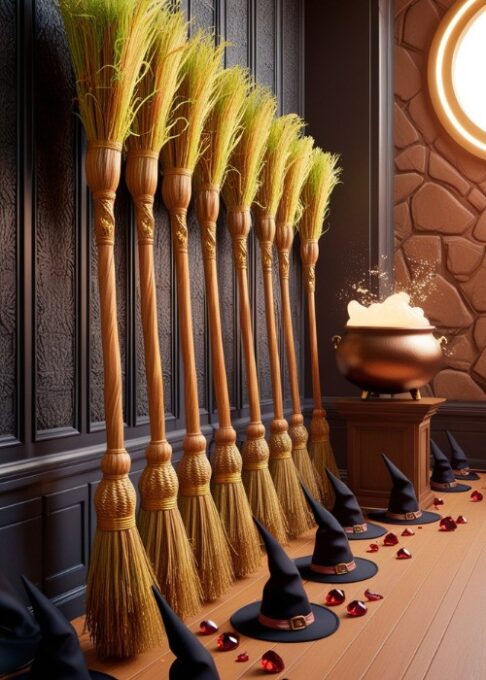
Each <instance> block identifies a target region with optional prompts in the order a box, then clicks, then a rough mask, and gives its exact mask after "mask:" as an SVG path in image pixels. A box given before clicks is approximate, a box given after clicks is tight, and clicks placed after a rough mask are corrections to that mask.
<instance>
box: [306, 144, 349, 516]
mask: <svg viewBox="0 0 486 680" xmlns="http://www.w3.org/2000/svg"><path fill="white" fill-rule="evenodd" d="M337 162H338V156H337V155H332V154H330V153H326V152H324V151H322V150H321V149H314V150H313V152H312V163H311V168H310V171H309V174H308V176H307V179H306V181H305V182H304V186H303V188H302V194H301V201H302V216H301V219H300V222H299V225H298V230H299V234H300V255H301V259H302V264H303V268H304V285H305V288H306V298H307V315H308V322H309V345H310V357H311V372H312V394H313V399H314V409H313V411H312V420H311V426H310V436H311V441H310V445H309V453H310V455H311V459H312V462H313V464H314V467H315V469H316V470H317V473H318V474H319V477H320V480H321V483H322V486H323V489H324V491H325V495H326V500H327V502H328V503H331V502H332V491H331V488H330V484H329V480H328V478H327V475H326V467H328V468H329V469H330V470H331V471H332V472H334V473H335V474H338V475H339V471H338V469H337V465H336V460H335V458H334V454H333V451H332V448H331V443H330V441H329V424H328V422H327V419H326V411H325V409H324V407H323V404H322V394H321V380H320V373H319V350H318V344H317V323H316V309H315V288H316V273H315V268H316V263H317V259H318V257H319V243H318V239H319V238H320V236H322V233H323V222H324V219H325V217H326V214H327V212H328V207H329V199H330V195H331V192H332V190H333V189H334V187H335V185H336V184H337V183H338V181H339V175H340V169H339V168H338V167H337Z"/></svg>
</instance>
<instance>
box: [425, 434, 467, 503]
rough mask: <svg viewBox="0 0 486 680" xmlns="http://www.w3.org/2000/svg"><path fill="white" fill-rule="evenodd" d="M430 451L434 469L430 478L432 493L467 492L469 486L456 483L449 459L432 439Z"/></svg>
mask: <svg viewBox="0 0 486 680" xmlns="http://www.w3.org/2000/svg"><path fill="white" fill-rule="evenodd" d="M430 450H431V452H432V455H433V457H434V469H433V470H432V477H431V478H430V488H431V489H433V490H434V491H443V492H445V493H460V492H462V491H469V489H470V488H471V487H470V486H468V485H467V484H459V482H456V478H455V476H454V472H453V470H452V468H451V464H450V463H449V459H448V458H447V456H446V455H445V453H444V452H443V451H442V449H441V448H440V447H439V446H438V445H437V444H436V443H435V442H434V441H432V439H431V440H430Z"/></svg>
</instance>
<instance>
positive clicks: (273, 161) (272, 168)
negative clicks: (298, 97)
mask: <svg viewBox="0 0 486 680" xmlns="http://www.w3.org/2000/svg"><path fill="white" fill-rule="evenodd" d="M303 126H304V121H303V120H302V119H301V118H299V116H297V115H296V114H294V113H290V114H288V115H286V116H280V117H279V118H276V119H275V120H274V121H273V123H272V125H271V127H270V134H269V135H268V141H267V146H266V149H265V155H264V160H263V168H262V172H261V176H260V187H259V189H258V193H257V198H256V204H257V206H258V208H259V211H261V212H262V214H264V215H271V216H273V217H275V215H276V213H277V208H278V204H279V201H280V197H281V196H282V191H283V182H284V177H285V171H286V169H287V164H288V161H289V157H290V148H291V145H292V143H293V142H295V140H296V139H297V136H298V134H299V132H300V131H301V130H302V128H303ZM256 231H257V236H258V220H257V225H256Z"/></svg>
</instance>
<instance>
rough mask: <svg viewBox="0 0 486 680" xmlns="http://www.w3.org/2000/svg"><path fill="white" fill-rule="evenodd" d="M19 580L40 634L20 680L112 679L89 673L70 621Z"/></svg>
mask: <svg viewBox="0 0 486 680" xmlns="http://www.w3.org/2000/svg"><path fill="white" fill-rule="evenodd" d="M22 581H23V583H24V586H25V590H26V591H27V595H28V596H29V600H30V602H31V604H32V607H33V609H34V616H35V618H36V620H37V622H38V624H39V627H40V631H41V639H40V642H39V646H38V648H37V652H36V655H35V658H34V661H33V662H32V667H31V670H30V672H29V673H28V674H26V675H25V676H24V675H23V676H21V677H22V680H23V679H24V678H25V680H27V678H28V679H29V680H46V678H55V679H56V680H90V679H91V680H115V678H113V676H112V675H107V674H106V673H101V672H100V671H92V670H88V668H87V666H86V661H85V660H84V655H83V653H82V651H81V647H80V646H79V640H78V636H77V633H76V631H75V630H74V628H73V627H72V626H71V624H70V623H69V621H68V620H67V619H66V617H65V616H64V615H63V614H62V613H61V612H60V611H59V609H58V608H57V607H56V606H55V605H53V604H52V602H51V601H50V600H49V599H48V598H47V597H46V596H45V595H43V594H42V593H41V591H40V590H39V589H38V588H36V587H35V585H34V584H33V583H31V582H30V581H29V579H28V578H26V577H25V576H22ZM16 680H17V678H16Z"/></svg>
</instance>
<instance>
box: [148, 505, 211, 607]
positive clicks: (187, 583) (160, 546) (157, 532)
mask: <svg viewBox="0 0 486 680" xmlns="http://www.w3.org/2000/svg"><path fill="white" fill-rule="evenodd" d="M138 527H139V531H140V536H141V538H142V541H143V544H144V546H145V549H146V551H147V555H148V556H149V557H150V559H151V561H152V564H153V567H154V571H155V576H156V579H157V582H158V583H159V584H160V589H161V592H162V594H163V595H164V597H165V599H166V600H167V602H168V603H169V604H170V606H171V607H172V609H173V610H174V611H175V612H176V614H177V615H178V616H180V617H181V618H185V617H186V616H192V615H193V614H197V612H198V611H199V610H200V609H201V599H202V592H201V588H200V586H199V579H198V577H197V572H196V563H195V560H194V555H193V553H192V550H191V546H190V544H189V541H188V539H187V536H186V530H185V528H184V524H183V522H182V518H181V515H180V512H179V509H178V508H177V507H176V508H173V509H170V510H144V509H143V508H140V512H139V515H138Z"/></svg>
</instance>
